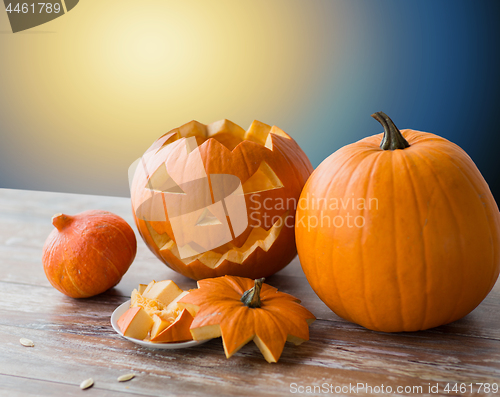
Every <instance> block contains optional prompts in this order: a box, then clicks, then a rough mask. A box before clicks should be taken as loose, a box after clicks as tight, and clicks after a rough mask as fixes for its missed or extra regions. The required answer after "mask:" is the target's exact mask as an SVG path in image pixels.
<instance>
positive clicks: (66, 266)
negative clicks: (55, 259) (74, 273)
mask: <svg viewBox="0 0 500 397" xmlns="http://www.w3.org/2000/svg"><path fill="white" fill-rule="evenodd" d="M64 251H65V249H64V248H63V249H62V250H61V255H62V263H64V266H63V268H64V270H65V271H66V276H68V279H69V281H71V284H73V286H74V287H75V289H76V290H77V291H78V293H79V294H80V295H84V296H88V293H86V292H84V291H82V290H81V289H80V288H78V285H76V283H75V281H74V280H73V278H72V277H71V275H70V273H69V271H68V262H67V261H66V259H65V258H64Z"/></svg>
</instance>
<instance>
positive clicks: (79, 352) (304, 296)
mask: <svg viewBox="0 0 500 397" xmlns="http://www.w3.org/2000/svg"><path fill="white" fill-rule="evenodd" d="M87 209H105V210H108V211H112V212H114V213H116V214H118V215H120V216H122V217H124V219H125V220H127V221H128V222H129V223H130V224H131V225H132V226H133V223H132V217H131V213H130V203H129V200H127V199H123V198H114V197H99V196H83V195H72V194H61V193H47V192H27V191H16V190H6V189H0V291H1V294H0V374H1V375H0V391H3V390H6V391H8V392H9V393H10V395H17V394H19V395H30V394H36V395H44V393H46V394H47V395H48V394H49V392H48V390H51V389H50V387H53V388H54V389H53V390H55V391H60V393H57V394H63V395H64V394H67V395H72V394H73V393H74V392H75V393H76V392H78V393H79V394H80V392H81V391H80V390H79V388H78V385H79V383H80V382H81V381H82V380H83V379H85V378H87V377H93V378H94V379H95V380H96V386H95V387H94V388H93V389H91V390H88V391H87V393H91V394H92V393H94V394H95V395H110V396H114V395H116V394H117V393H130V394H139V395H158V394H159V393H161V394H162V395H195V396H196V395H200V396H201V395H219V396H225V395H228V396H230V395H231V396H232V395H250V394H252V395H255V394H259V395H263V396H277V395H283V394H289V392H290V390H291V389H290V384H291V383H294V382H295V383H297V386H300V385H303V386H307V385H312V386H320V385H322V384H323V383H324V382H327V383H328V384H332V385H334V386H335V385H337V386H338V385H341V386H342V385H348V384H349V383H353V384H356V383H358V382H363V383H368V384H370V385H372V386H375V385H381V384H382V383H383V384H385V385H386V386H387V385H391V386H393V387H396V386H398V385H402V386H422V387H424V389H423V391H424V392H426V389H425V388H428V384H429V383H430V382H431V383H433V384H435V382H440V384H441V386H442V387H444V384H445V383H446V382H451V383H455V382H466V383H469V382H500V317H499V316H498V315H497V314H498V309H499V305H500V285H499V284H498V283H497V285H496V287H495V288H494V290H493V291H492V293H491V294H490V295H489V296H488V297H487V298H486V300H485V301H484V302H483V303H482V304H481V305H480V306H479V307H478V308H477V309H476V310H474V311H473V312H472V313H471V314H470V315H468V316H466V317H465V318H464V319H462V320H459V321H456V322H454V323H452V324H449V325H446V326H442V327H438V328H435V329H433V330H428V331H425V332H418V333H401V334H384V333H377V332H372V331H369V330H366V329H364V328H362V327H360V326H357V325H355V324H350V323H348V322H347V321H344V320H342V319H340V318H339V317H337V316H336V315H335V314H333V313H332V312H331V311H330V310H329V309H328V308H327V307H326V306H325V305H324V304H323V303H322V302H321V301H320V300H319V298H318V297H317V296H316V295H315V294H314V292H313V291H312V289H311V288H310V286H309V285H308V283H307V281H306V280H305V278H304V275H303V273H302V270H301V268H300V263H299V262H298V260H297V259H295V260H294V261H293V262H292V263H291V264H290V265H289V266H288V267H287V268H286V269H284V270H283V271H282V272H280V273H278V274H276V275H275V276H272V277H269V278H268V280H267V282H269V283H270V284H271V285H274V286H276V287H278V288H279V289H280V290H282V291H285V292H288V293H291V294H293V295H296V296H297V297H299V298H300V299H301V300H302V301H303V304H304V305H305V306H306V307H308V308H309V309H310V310H311V311H312V312H313V313H315V314H316V316H317V317H318V318H319V319H320V320H318V321H317V322H315V323H314V324H313V325H312V326H311V340H310V341H308V342H306V343H304V344H302V345H301V346H298V347H294V346H291V345H290V346H289V345H288V344H287V346H286V347H285V350H284V352H283V355H282V357H281V359H280V362H279V363H278V364H277V365H270V364H268V363H266V362H265V361H264V360H263V358H262V357H261V355H260V352H259V351H258V349H257V348H256V347H255V346H254V345H253V344H251V345H249V346H245V347H244V348H243V349H242V350H241V351H240V352H238V353H237V354H236V355H235V356H234V357H233V358H231V359H230V360H226V358H225V356H224V353H223V349H222V346H221V341H220V340H213V341H210V342H208V343H206V344H204V345H201V346H197V347H194V348H190V349H185V350H179V351H154V350H148V349H144V348H141V347H138V346H137V345H134V344H132V343H130V342H128V341H126V340H124V339H122V338H120V337H119V336H118V335H117V334H116V333H115V332H114V331H113V330H112V328H111V326H110V324H109V318H110V315H111V313H112V311H113V310H114V309H115V308H116V306H118V305H119V304H120V303H122V302H123V301H124V300H126V299H127V298H128V296H129V294H130V291H131V290H132V288H134V287H135V286H136V285H137V283H139V282H142V283H147V282H149V281H150V280H152V279H156V280H160V279H173V280H174V281H176V282H177V283H178V284H179V285H180V286H181V287H182V288H184V289H187V288H193V287H195V282H194V281H192V280H189V279H187V278H185V277H183V276H180V275H178V274H176V273H175V272H173V271H172V270H170V269H168V268H167V267H166V266H165V265H163V264H162V263H161V262H159V261H158V260H157V259H156V258H155V257H154V256H153V255H152V254H151V252H150V251H149V250H148V248H147V247H146V246H145V245H144V243H143V242H142V240H141V239H140V238H138V255H137V258H136V261H135V262H134V264H133V265H132V266H131V268H130V270H129V272H128V273H127V274H126V275H125V276H124V278H123V279H122V281H121V282H120V284H119V285H118V286H117V287H116V288H114V289H112V290H110V291H107V292H106V293H104V294H102V295H100V296H97V297H93V298H89V299H85V300H74V299H71V298H68V297H65V296H64V295H62V294H60V293H59V292H58V291H56V290H55V289H53V288H52V287H51V286H50V283H49V282H48V281H47V280H46V278H45V274H44V272H43V268H42V264H41V248H42V245H43V242H44V240H45V238H46V236H47V235H48V233H49V232H50V231H51V230H52V228H53V227H52V225H51V224H50V218H51V216H52V215H53V214H54V213H57V212H61V211H63V212H67V213H77V212H81V211H84V210H87ZM20 337H28V338H30V339H32V340H34V341H35V343H36V346H35V347H34V348H25V347H23V346H21V345H20V344H19V338H20ZM27 371H29V374H27V373H26V372H27ZM130 371H133V372H136V373H138V377H137V378H136V379H134V380H133V381H131V382H128V383H124V384H120V383H118V382H116V377H117V376H119V375H120V374H123V373H126V372H130ZM25 378H29V379H27V380H26V379H25ZM2 387H3V388H4V389H2ZM75 387H76V389H74V388H75ZM45 390H47V392H46V391H45ZM74 390H76V391H74ZM36 391H39V393H38V394H37V393H36ZM106 393H108V394H106ZM343 394H348V393H345V392H344V393H343ZM404 394H405V393H403V395H404ZM359 395H366V393H359ZM432 395H436V394H432ZM438 395H450V394H449V393H444V392H443V391H442V390H440V393H439V394H438Z"/></svg>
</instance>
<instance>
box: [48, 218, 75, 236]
mask: <svg viewBox="0 0 500 397" xmlns="http://www.w3.org/2000/svg"><path fill="white" fill-rule="evenodd" d="M72 219H73V218H72V217H71V216H69V215H65V214H55V215H54V216H53V217H52V224H53V225H54V226H55V227H56V229H57V230H59V231H60V232H62V231H63V229H64V228H65V227H66V226H68V225H69V224H70V223H71V221H72Z"/></svg>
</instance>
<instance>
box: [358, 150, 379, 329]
mask: <svg viewBox="0 0 500 397" xmlns="http://www.w3.org/2000/svg"><path fill="white" fill-rule="evenodd" d="M373 155H374V156H377V157H376V159H375V160H374V161H373V160H372V164H371V171H370V176H369V177H368V182H367V183H366V193H365V195H364V197H367V196H368V194H369V191H370V186H371V182H372V180H373V174H374V173H375V171H377V166H378V163H379V162H380V159H381V158H382V156H383V152H378V153H376V154H373ZM367 158H370V157H368V156H367ZM367 211H368V209H367V208H366V207H363V217H364V216H365V213H366V212H367ZM365 229H366V228H365V227H362V228H361V236H360V241H361V243H362V244H363V242H364V234H365ZM359 253H360V261H361V267H362V272H361V283H362V284H363V296H364V306H365V311H366V314H367V315H368V319H369V320H370V323H371V325H372V327H373V329H378V327H377V326H375V322H374V321H373V317H372V315H371V311H370V309H369V308H368V299H366V290H367V288H366V287H367V285H366V280H365V273H366V266H365V259H364V257H365V255H364V253H363V247H361V249H360V250H359Z"/></svg>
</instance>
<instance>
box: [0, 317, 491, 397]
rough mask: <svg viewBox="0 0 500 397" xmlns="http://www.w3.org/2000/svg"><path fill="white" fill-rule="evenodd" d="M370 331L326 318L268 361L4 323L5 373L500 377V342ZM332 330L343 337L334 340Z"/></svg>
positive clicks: (218, 386)
mask: <svg viewBox="0 0 500 397" xmlns="http://www.w3.org/2000/svg"><path fill="white" fill-rule="evenodd" d="M90 327H92V326H91V325H90ZM366 332H368V331H364V330H361V329H357V328H353V329H350V330H348V329H333V330H332V328H331V324H329V323H328V322H326V321H319V322H318V323H317V325H316V326H313V327H312V328H311V341H309V342H307V343H304V344H303V345H301V346H299V347H292V346H287V348H286V349H285V351H284V353H283V356H282V358H281V360H280V363H279V364H278V365H272V364H268V363H266V362H264V360H263V359H262V357H260V354H259V353H258V351H257V348H256V347H255V346H246V347H244V348H243V349H242V351H241V352H239V353H237V354H236V355H235V356H234V357H233V358H231V359H230V360H226V359H225V357H224V355H223V352H222V348H221V346H220V340H213V341H210V342H208V343H207V344H205V345H201V346H197V347H194V348H190V349H185V350H181V351H154V350H148V349H144V348H141V347H138V346H137V345H134V344H131V343H130V342H128V341H125V340H123V339H121V338H119V337H118V336H117V335H113V334H106V335H103V336H88V335H75V334H71V333H66V332H57V333H55V332H50V331H46V330H39V329H31V330H28V329H24V328H21V327H11V326H3V325H1V326H0V339H1V340H3V341H4V343H3V344H2V345H1V347H0V351H1V355H2V358H3V359H4V360H6V361H5V362H7V363H8V365H5V366H4V365H1V364H0V371H1V372H2V373H5V374H9V375H16V376H26V363H27V362H29V363H30V365H29V376H30V377H33V378H35V379H44V380H53V381H57V382H62V383H69V384H79V382H80V381H81V380H82V377H83V378H86V377H93V378H94V379H95V380H96V383H97V382H98V383H99V384H102V387H103V388H106V389H109V390H119V389H118V387H121V385H117V384H116V382H115V379H116V377H117V376H118V375H120V374H121V373H125V372H128V371H134V372H137V373H138V374H139V376H138V380H140V379H142V380H143V381H144V382H141V383H140V382H134V383H133V384H132V383H131V385H133V386H134V387H131V388H130V390H131V391H133V392H135V391H137V392H142V393H145V392H146V391H147V393H154V392H157V391H158V390H159V388H160V387H161V385H162V384H164V382H165V383H166V380H167V379H168V384H169V389H170V390H171V391H172V392H175V393H177V394H182V393H189V395H194V394H196V395H203V394H205V395H206V394H216V393H218V394H221V393H219V392H222V390H224V392H223V393H222V394H221V395H241V394H246V393H245V392H244V391H245V390H250V389H251V390H252V393H254V392H257V393H259V395H260V394H262V395H280V394H285V393H287V392H288V391H289V388H290V384H291V383H293V382H297V383H298V384H302V385H321V384H322V383H323V382H328V383H331V384H334V385H346V384H349V383H357V382H360V381H361V382H364V383H368V384H370V385H373V386H375V385H380V384H382V383H384V384H385V385H392V386H393V387H396V386H398V385H404V386H407V385H425V384H428V383H435V382H440V383H441V384H442V385H444V384H445V383H446V382H451V383H455V382H465V383H469V382H498V381H499V380H500V379H499V378H498V375H497V374H498V369H499V367H500V362H499V360H498V356H495V354H494V353H492V350H494V349H497V348H498V347H497V346H494V345H495V344H498V343H499V342H497V341H489V340H480V343H479V344H478V343H476V342H474V345H473V346H470V341H468V340H467V338H462V337H454V338H451V339H449V340H448V341H446V342H443V341H436V340H434V338H433V337H432V336H431V335H418V336H417V337H415V336H412V337H408V336H404V335H397V336H392V335H387V334H377V335H371V338H370V339H367V338H366V335H363V334H364V333H366ZM332 334H334V335H335V339H331V335H332ZM20 336H28V337H30V338H31V339H32V340H34V341H35V344H36V346H35V347H34V348H25V347H23V346H21V345H20V344H19V342H18V340H19V337H20ZM381 346H383V348H382V347H381ZM457 346H460V348H459V349H457ZM471 347H473V349H471ZM450 348H453V350H454V351H452V349H450ZM55 375H56V376H55ZM54 376H55V378H54ZM256 379H258V380H259V382H260V383H259V384H256V382H255V380H256ZM139 383H140V384H139ZM136 385H137V388H138V389H135V386H136ZM226 393H227V394H226Z"/></svg>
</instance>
